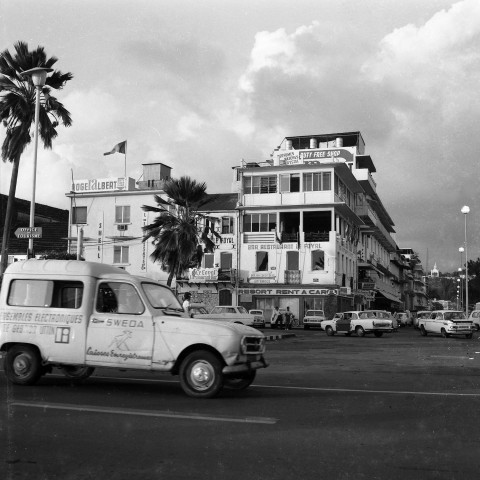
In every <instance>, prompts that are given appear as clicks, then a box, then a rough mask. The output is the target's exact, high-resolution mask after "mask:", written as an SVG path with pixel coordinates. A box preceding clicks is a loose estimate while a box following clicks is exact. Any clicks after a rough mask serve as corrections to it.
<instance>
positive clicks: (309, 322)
mask: <svg viewBox="0 0 480 480" xmlns="http://www.w3.org/2000/svg"><path fill="white" fill-rule="evenodd" d="M325 320H326V318H325V313H324V311H323V310H307V312H306V313H305V316H304V317H303V328H304V329H305V330H308V329H309V328H310V327H318V328H322V322H323V321H325Z"/></svg>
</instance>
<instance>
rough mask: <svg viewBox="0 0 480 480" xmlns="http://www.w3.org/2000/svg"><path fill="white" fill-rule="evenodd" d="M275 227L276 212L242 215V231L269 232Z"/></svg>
mask: <svg viewBox="0 0 480 480" xmlns="http://www.w3.org/2000/svg"><path fill="white" fill-rule="evenodd" d="M276 228H277V214H276V213H253V214H247V215H244V217H243V231H244V232H271V231H274V230H275V229H276Z"/></svg>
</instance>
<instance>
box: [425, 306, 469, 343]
mask: <svg viewBox="0 0 480 480" xmlns="http://www.w3.org/2000/svg"><path fill="white" fill-rule="evenodd" d="M418 326H419V328H420V333H421V334H422V335H423V336H426V335H427V334H428V333H439V334H440V335H442V337H445V338H448V337H450V336H458V335H465V337H466V338H472V336H473V330H474V329H475V327H474V326H473V322H472V320H470V319H469V318H467V317H466V315H465V312H462V311H460V310H434V311H433V312H431V314H430V316H429V317H428V318H421V319H420V320H419V321H418Z"/></svg>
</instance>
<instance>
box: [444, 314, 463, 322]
mask: <svg viewBox="0 0 480 480" xmlns="http://www.w3.org/2000/svg"><path fill="white" fill-rule="evenodd" d="M444 318H445V320H461V319H465V318H466V317H465V314H464V313H463V312H445V315H444Z"/></svg>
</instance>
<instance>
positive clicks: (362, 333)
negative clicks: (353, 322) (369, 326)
mask: <svg viewBox="0 0 480 480" xmlns="http://www.w3.org/2000/svg"><path fill="white" fill-rule="evenodd" d="M355 333H356V334H357V335H358V336H359V337H364V336H365V330H364V329H363V327H361V326H360V325H359V326H358V327H357V328H355Z"/></svg>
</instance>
